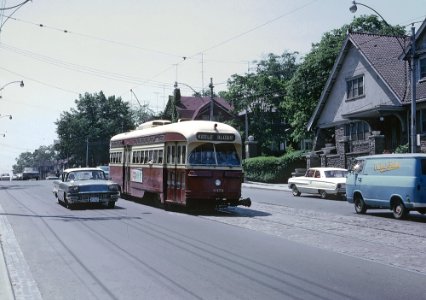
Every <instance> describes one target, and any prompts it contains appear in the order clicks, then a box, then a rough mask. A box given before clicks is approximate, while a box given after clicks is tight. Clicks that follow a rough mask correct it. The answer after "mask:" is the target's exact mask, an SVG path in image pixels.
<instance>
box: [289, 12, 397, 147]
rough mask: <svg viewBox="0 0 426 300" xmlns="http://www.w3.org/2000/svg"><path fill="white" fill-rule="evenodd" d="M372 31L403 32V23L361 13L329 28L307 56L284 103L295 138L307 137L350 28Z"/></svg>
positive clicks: (291, 84)
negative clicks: (338, 25) (311, 119)
mask: <svg viewBox="0 0 426 300" xmlns="http://www.w3.org/2000/svg"><path fill="white" fill-rule="evenodd" d="M348 31H351V32H368V33H373V34H390V35H398V36H401V35H403V34H404V33H405V31H404V28H403V27H401V26H389V25H388V24H387V23H385V22H384V21H381V20H379V19H378V17H377V16H374V15H371V16H361V17H359V18H355V19H354V20H353V21H352V23H351V24H349V25H344V26H342V27H341V28H340V29H335V30H332V31H330V32H327V33H325V34H324V35H323V37H322V38H321V41H320V42H319V43H316V44H313V45H312V49H311V51H310V52H309V53H308V54H307V55H306V56H305V57H304V58H303V61H302V63H301V64H300V65H299V67H298V69H297V71H296V72H295V74H294V76H293V78H292V79H291V80H290V81H288V83H287V87H286V90H287V95H286V97H285V100H284V101H283V102H282V103H281V108H282V111H283V112H284V117H285V118H286V119H287V120H288V121H289V123H290V125H291V128H292V130H291V131H292V133H291V137H292V139H293V141H295V142H296V141H300V140H301V139H302V138H304V137H307V133H306V124H307V122H308V120H309V118H310V117H311V115H312V113H313V111H314V109H315V107H316V105H317V102H318V100H319V98H320V96H321V92H322V90H323V88H324V86H325V83H326V81H327V79H328V76H329V74H330V72H331V70H332V68H333V65H334V62H335V60H336V58H337V56H338V54H339V51H340V48H341V47H342V44H343V41H344V40H345V38H346V36H347V32H348Z"/></svg>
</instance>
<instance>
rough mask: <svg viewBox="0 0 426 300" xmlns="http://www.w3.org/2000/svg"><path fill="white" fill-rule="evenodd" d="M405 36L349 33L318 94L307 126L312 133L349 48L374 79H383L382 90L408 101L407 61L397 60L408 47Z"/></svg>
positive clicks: (400, 99) (401, 100)
mask: <svg viewBox="0 0 426 300" xmlns="http://www.w3.org/2000/svg"><path fill="white" fill-rule="evenodd" d="M408 39H409V38H408V37H406V36H400V37H395V36H386V35H374V34H365V33H349V34H348V35H347V37H346V40H345V41H344V43H343V45H342V48H341V50H340V52H339V55H338V57H337V59H336V61H335V63H334V66H333V69H332V71H331V73H330V76H329V78H328V80H327V82H326V85H325V87H324V89H323V91H322V93H321V97H320V100H319V101H318V104H317V107H316V108H315V111H314V113H313V115H312V116H311V119H310V120H309V122H308V124H307V128H308V130H311V129H312V127H313V125H314V124H315V122H316V121H317V120H318V118H319V116H320V114H321V112H322V109H323V108H324V106H325V103H326V101H327V99H328V96H329V95H330V92H331V90H332V88H333V85H334V83H335V80H336V79H337V77H338V75H339V72H340V69H341V67H342V65H343V63H344V60H345V58H346V56H347V53H348V51H349V49H351V47H355V48H356V49H357V50H358V51H359V53H360V54H361V56H362V57H363V58H364V59H365V60H366V62H367V63H368V64H369V65H370V67H371V68H372V70H373V71H374V72H375V73H376V75H377V76H378V77H379V78H381V79H382V81H383V83H384V84H385V86H387V87H388V89H389V91H390V92H391V93H392V94H394V95H395V97H396V98H397V99H398V100H399V101H400V102H401V104H402V103H403V102H404V101H407V92H406V91H407V90H408V87H409V85H408V77H407V74H408V69H407V68H408V66H407V63H406V61H404V60H401V59H399V57H400V56H401V54H402V53H403V48H405V47H406V46H407V44H408Z"/></svg>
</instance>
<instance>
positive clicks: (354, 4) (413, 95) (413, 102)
mask: <svg viewBox="0 0 426 300" xmlns="http://www.w3.org/2000/svg"><path fill="white" fill-rule="evenodd" d="M357 5H361V6H364V7H367V8H368V9H371V10H372V11H374V13H375V14H376V15H378V16H379V17H380V18H381V19H382V20H383V22H384V23H385V25H386V26H388V27H391V26H390V25H389V23H388V22H386V20H385V18H383V17H382V15H381V14H379V13H378V12H377V11H376V10H375V9H374V8H372V7H370V6H368V5H365V4H363V3H360V2H356V1H352V5H351V7H349V10H350V12H351V13H355V12H356V11H357V9H358V7H357ZM397 40H398V39H397ZM398 43H399V45H400V46H401V48H402V52H403V53H404V56H405V54H407V53H406V52H405V48H404V47H403V46H402V45H401V43H400V42H399V40H398ZM409 46H410V47H409V48H410V49H411V53H410V56H408V60H409V72H410V79H411V126H410V129H411V136H410V143H411V153H416V152H417V151H416V150H417V149H416V146H417V134H416V126H417V125H416V63H415V54H416V28H415V27H414V24H412V26H411V39H410V45H409Z"/></svg>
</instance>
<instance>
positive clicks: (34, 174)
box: [22, 168, 40, 180]
mask: <svg viewBox="0 0 426 300" xmlns="http://www.w3.org/2000/svg"><path fill="white" fill-rule="evenodd" d="M31 179H35V180H39V179H40V173H39V172H38V170H36V169H34V168H24V172H22V180H31Z"/></svg>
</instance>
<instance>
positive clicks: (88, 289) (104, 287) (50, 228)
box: [7, 191, 118, 299]
mask: <svg viewBox="0 0 426 300" xmlns="http://www.w3.org/2000/svg"><path fill="white" fill-rule="evenodd" d="M7 193H8V194H9V196H10V197H11V198H13V199H15V201H16V202H18V203H19V204H20V205H21V206H22V207H23V208H25V209H26V210H28V211H29V212H31V213H32V214H33V215H38V214H37V213H36V212H35V211H33V210H32V209H30V208H29V207H28V206H27V205H25V204H24V203H23V202H22V201H20V200H19V199H18V198H16V197H15V196H14V195H12V194H11V193H9V191H7ZM31 196H33V195H31ZM39 219H40V221H41V222H43V223H44V225H45V226H46V228H47V229H48V230H49V231H50V232H51V233H52V235H53V236H54V237H55V238H56V240H57V241H58V242H59V243H60V244H61V246H62V247H63V248H64V249H65V251H66V252H67V253H68V254H69V255H70V256H71V257H72V258H73V259H74V261H75V262H77V263H78V265H79V266H80V267H81V268H82V269H83V270H84V271H85V272H86V273H87V274H88V275H89V276H90V277H91V278H92V279H93V280H94V281H95V282H96V283H97V284H98V285H99V287H101V288H102V290H103V291H104V292H105V293H106V294H107V295H109V296H110V297H111V299H118V297H116V296H115V295H114V294H113V293H112V292H111V291H110V290H109V289H108V288H107V287H106V286H105V285H104V284H103V283H102V282H101V280H100V279H99V278H97V277H96V276H95V275H94V273H93V272H92V271H90V270H89V269H88V268H87V267H86V266H85V265H84V264H83V262H82V261H81V260H80V259H79V258H78V257H77V256H76V255H75V254H74V253H73V252H72V251H71V249H70V248H69V247H68V246H67V245H66V244H65V242H64V241H63V240H62V239H61V238H60V237H59V236H58V235H57V234H56V232H55V231H54V230H53V229H52V227H51V226H50V225H49V224H48V223H47V221H46V220H45V219H44V218H39ZM45 239H46V241H49V239H48V238H47V237H46V236H45ZM49 244H51V243H50V242H49ZM55 251H56V252H57V253H58V254H59V255H58V256H59V257H60V258H61V259H62V260H63V261H64V263H65V265H66V266H68V269H69V270H70V271H71V272H72V273H73V274H75V275H76V278H77V279H78V280H79V282H80V283H81V284H82V285H84V286H85V287H86V288H87V291H89V292H90V293H91V294H92V295H93V297H94V298H99V297H98V296H97V295H96V294H95V293H94V292H93V291H92V289H91V287H90V286H89V285H88V284H87V283H86V282H84V281H82V280H81V274H77V273H76V271H75V270H74V269H73V268H71V267H70V266H69V263H67V262H66V261H65V258H64V257H63V255H62V252H60V251H58V250H57V249H56V248H55Z"/></svg>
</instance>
